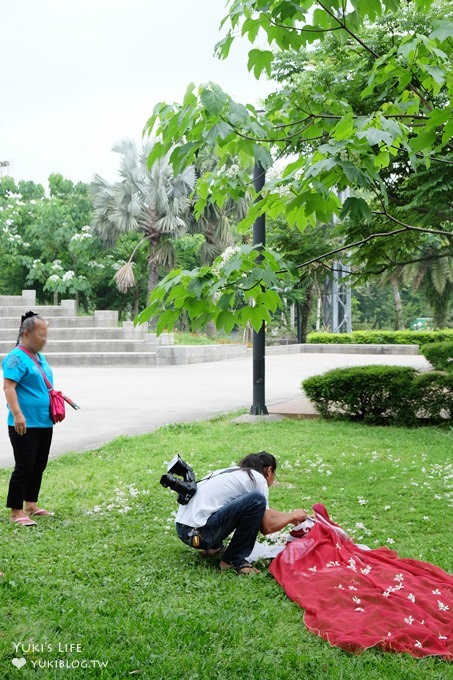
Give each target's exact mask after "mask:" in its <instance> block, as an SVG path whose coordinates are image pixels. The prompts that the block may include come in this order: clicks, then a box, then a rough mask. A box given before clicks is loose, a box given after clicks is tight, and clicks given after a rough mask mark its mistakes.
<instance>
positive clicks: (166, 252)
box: [90, 139, 195, 293]
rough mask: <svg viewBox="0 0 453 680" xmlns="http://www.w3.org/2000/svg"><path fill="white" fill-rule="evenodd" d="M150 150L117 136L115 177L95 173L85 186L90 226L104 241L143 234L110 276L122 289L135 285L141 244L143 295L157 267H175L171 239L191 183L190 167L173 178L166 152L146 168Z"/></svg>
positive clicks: (181, 226)
mask: <svg viewBox="0 0 453 680" xmlns="http://www.w3.org/2000/svg"><path fill="white" fill-rule="evenodd" d="M151 148H152V144H148V145H145V146H144V147H143V148H142V149H141V151H138V150H137V147H136V145H135V143H134V142H133V141H132V140H130V139H124V140H122V141H121V142H120V143H118V144H117V145H116V146H114V147H113V151H115V152H117V153H119V154H121V164H120V171H119V174H120V180H119V181H118V182H115V183H113V184H111V183H110V182H107V181H106V180H105V179H103V178H102V177H100V176H99V175H96V176H95V178H94V180H93V182H92V184H91V187H90V193H91V196H92V199H93V228H94V231H95V233H96V234H97V235H98V236H99V237H100V238H101V239H102V240H103V241H104V243H106V244H113V243H114V242H115V241H116V239H117V238H118V236H119V235H120V234H122V233H124V232H127V231H138V232H142V233H143V238H142V240H141V241H140V242H139V244H138V245H137V246H136V247H135V249H134V251H133V252H132V254H131V256H130V258H129V261H128V262H127V263H126V264H125V265H124V266H123V267H121V269H119V270H118V272H117V274H116V275H115V281H116V283H117V286H118V288H119V290H120V291H121V292H125V291H127V290H128V289H129V288H131V287H133V286H134V285H135V278H134V273H133V268H132V259H133V257H134V255H135V252H136V250H137V248H138V247H139V246H140V245H141V244H142V243H145V242H146V243H147V244H148V249H149V276H148V293H150V292H151V291H152V290H153V289H154V288H155V287H156V285H157V283H158V280H159V276H158V269H159V266H164V267H169V268H171V267H172V266H173V265H174V248H173V241H174V239H176V238H178V237H179V236H181V235H182V233H183V232H184V231H185V229H186V223H185V221H184V219H183V217H184V216H185V215H186V213H187V211H188V209H189V206H190V200H189V195H190V194H191V192H192V191H193V188H194V186H195V170H194V168H193V167H192V166H190V167H188V168H186V169H185V170H184V171H183V172H182V173H181V174H180V175H178V176H177V177H175V176H174V174H173V170H172V167H171V165H170V163H169V158H168V156H166V157H165V158H163V159H161V160H159V161H157V162H156V163H154V164H153V165H152V166H151V167H150V168H148V165H147V158H148V155H149V152H150V150H151Z"/></svg>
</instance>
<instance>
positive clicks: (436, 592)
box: [431, 588, 442, 595]
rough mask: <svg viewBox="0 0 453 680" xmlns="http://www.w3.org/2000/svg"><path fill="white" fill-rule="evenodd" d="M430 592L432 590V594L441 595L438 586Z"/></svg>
mask: <svg viewBox="0 0 453 680" xmlns="http://www.w3.org/2000/svg"><path fill="white" fill-rule="evenodd" d="M431 592H432V594H433V595H442V593H441V592H440V590H439V588H436V590H432V591H431Z"/></svg>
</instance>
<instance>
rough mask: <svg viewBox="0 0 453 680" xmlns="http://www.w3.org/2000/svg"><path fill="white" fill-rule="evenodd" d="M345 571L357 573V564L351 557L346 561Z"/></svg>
mask: <svg viewBox="0 0 453 680" xmlns="http://www.w3.org/2000/svg"><path fill="white" fill-rule="evenodd" d="M346 569H352V571H357V562H356V561H355V559H354V558H353V557H351V558H350V559H349V560H348V566H347V567H346Z"/></svg>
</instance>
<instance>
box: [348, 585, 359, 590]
mask: <svg viewBox="0 0 453 680" xmlns="http://www.w3.org/2000/svg"><path fill="white" fill-rule="evenodd" d="M348 589H349V590H357V588H356V587H355V586H348Z"/></svg>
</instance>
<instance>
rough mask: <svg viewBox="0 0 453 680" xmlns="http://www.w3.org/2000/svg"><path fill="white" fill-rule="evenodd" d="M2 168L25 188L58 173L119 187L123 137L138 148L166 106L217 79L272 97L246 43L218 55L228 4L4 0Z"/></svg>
mask: <svg viewBox="0 0 453 680" xmlns="http://www.w3.org/2000/svg"><path fill="white" fill-rule="evenodd" d="M0 7H1V12H0V22H1V23H0V55H1V62H0V63H1V80H0V83H1V84H0V161H8V162H9V163H10V166H9V168H8V169H7V170H5V169H3V170H2V169H1V168H0V171H1V170H2V171H3V174H10V175H12V176H13V177H14V178H15V179H16V180H20V179H31V180H34V181H35V182H41V183H43V184H44V185H46V180H47V177H48V176H49V175H50V174H51V173H54V172H59V173H61V174H62V175H64V176H65V177H66V178H69V179H72V180H73V181H79V180H81V181H84V182H89V181H90V180H91V179H92V178H93V176H94V174H95V173H98V174H100V175H101V176H103V177H105V178H106V179H108V180H110V181H113V180H114V179H115V177H116V169H117V167H118V160H119V159H118V155H117V154H115V153H114V152H112V150H111V149H112V146H113V145H114V144H115V143H116V142H117V141H118V140H120V139H122V138H124V137H132V138H134V139H135V140H136V141H139V140H140V138H141V134H142V129H143V127H144V125H145V123H146V121H147V119H148V118H149V116H150V115H151V113H152V110H153V108H154V105H155V104H156V103H157V102H159V101H163V100H165V101H169V102H173V101H178V102H179V101H181V100H182V98H183V96H184V93H185V90H186V88H187V85H188V84H189V83H191V82H194V83H195V84H200V83H205V82H207V81H214V82H217V83H219V84H220V85H221V86H222V87H223V89H224V90H226V91H227V92H228V93H229V94H231V95H232V96H233V97H234V98H235V99H236V100H238V101H241V102H243V103H246V102H251V103H257V102H258V101H259V99H260V98H262V97H264V96H265V94H266V93H267V91H268V90H269V84H268V83H266V82H258V81H256V80H255V78H254V77H253V75H251V74H249V73H248V71H247V51H248V49H250V45H249V44H248V43H247V42H246V41H242V42H240V41H238V42H237V43H236V42H235V43H234V44H233V47H232V49H231V52H230V57H229V58H228V59H227V60H224V61H219V60H218V59H217V58H215V57H214V56H213V50H214V45H215V43H216V42H217V41H218V40H220V39H221V38H222V37H223V35H224V32H225V31H223V32H222V31H221V30H220V29H219V25H220V21H221V19H222V17H223V16H224V15H225V14H226V9H225V2H224V0H14V1H11V0H0Z"/></svg>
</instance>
